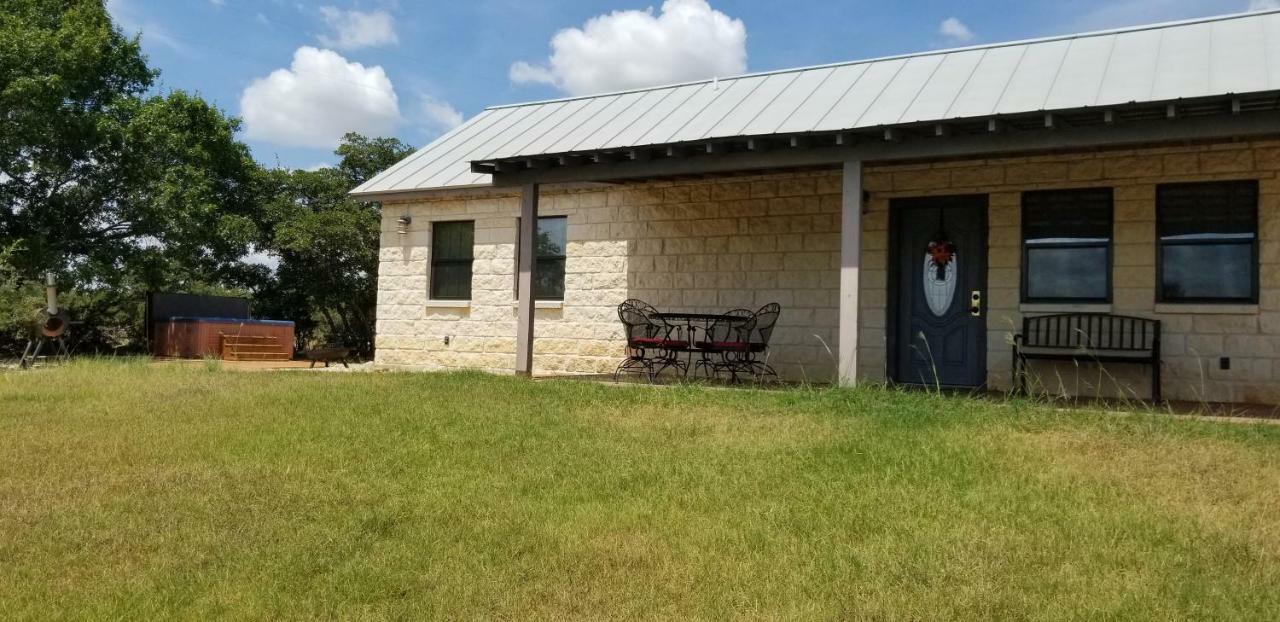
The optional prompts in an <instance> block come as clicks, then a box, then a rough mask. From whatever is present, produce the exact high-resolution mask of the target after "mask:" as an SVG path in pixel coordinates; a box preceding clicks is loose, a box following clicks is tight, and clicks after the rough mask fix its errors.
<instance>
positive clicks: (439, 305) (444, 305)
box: [427, 300, 471, 309]
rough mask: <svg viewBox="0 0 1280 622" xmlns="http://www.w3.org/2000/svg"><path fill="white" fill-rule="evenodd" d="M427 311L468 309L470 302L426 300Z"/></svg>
mask: <svg viewBox="0 0 1280 622" xmlns="http://www.w3.org/2000/svg"><path fill="white" fill-rule="evenodd" d="M427 308H428V309H470V308H471V301H470V300H428V301H427Z"/></svg>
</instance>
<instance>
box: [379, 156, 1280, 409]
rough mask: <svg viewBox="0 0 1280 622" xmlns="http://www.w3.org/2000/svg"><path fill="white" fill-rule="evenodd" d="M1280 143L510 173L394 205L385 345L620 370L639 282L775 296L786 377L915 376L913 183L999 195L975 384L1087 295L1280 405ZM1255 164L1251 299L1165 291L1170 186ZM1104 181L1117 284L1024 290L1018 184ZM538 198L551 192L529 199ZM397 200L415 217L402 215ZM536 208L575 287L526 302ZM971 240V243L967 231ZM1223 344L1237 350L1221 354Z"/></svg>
mask: <svg viewBox="0 0 1280 622" xmlns="http://www.w3.org/2000/svg"><path fill="white" fill-rule="evenodd" d="M1278 154H1280V142H1276V141H1270V140H1259V141H1255V142H1220V143H1189V144H1184V145H1179V146H1163V147H1147V148H1141V149H1124V148H1118V149H1113V150H1105V151H1075V152H1062V153H1054V154H1044V155H1035V156H1013V157H1000V158H996V157H987V158H983V159H946V160H938V161H932V162H924V163H920V162H917V163H909V164H893V163H885V164H874V165H867V166H866V167H865V168H863V167H860V166H859V167H856V168H853V169H852V170H853V171H854V172H855V174H856V179H855V178H852V177H849V176H846V172H848V171H849V170H850V168H849V167H841V168H839V169H836V168H831V167H823V168H817V169H812V168H811V169H810V170H799V171H797V170H792V171H787V172H767V173H754V174H737V175H733V174H718V175H715V176H710V177H701V178H683V179H662V180H644V181H638V182H630V183H623V184H608V185H601V184H552V185H546V186H535V188H537V194H536V195H533V194H519V193H517V192H513V191H512V190H501V189H499V190H488V191H484V192H483V193H480V194H477V193H470V194H462V195H461V196H452V197H450V196H441V197H433V198H429V199H428V198H423V199H418V200H414V201H405V202H396V203H388V205H387V207H386V210H385V220H384V234H383V236H384V237H383V263H382V270H383V277H382V278H383V280H384V281H383V282H384V285H385V286H384V290H386V291H385V293H384V296H383V298H382V299H381V300H380V304H379V317H380V322H379V335H380V336H379V352H380V354H379V361H378V362H379V365H380V366H386V367H408V368H429V369H440V368H481V369H489V370H492V371H495V372H504V371H505V372H510V371H511V369H512V360H513V359H512V356H513V355H516V356H515V361H516V363H517V368H518V369H519V371H521V372H524V373H538V374H546V373H551V374H560V373H572V374H588V375H589V374H606V373H609V372H611V371H612V370H613V368H614V367H616V365H617V363H618V361H619V360H621V358H622V357H623V356H624V352H623V350H624V346H625V340H624V339H623V335H622V330H621V325H620V324H619V323H618V318H617V311H616V308H617V305H618V303H620V302H621V301H623V300H626V299H628V298H639V299H642V300H646V301H648V302H649V303H650V304H653V305H654V306H656V307H658V308H660V309H663V310H679V311H688V312H701V313H718V312H723V311H725V310H727V309H733V308H748V309H755V308H758V307H759V306H761V305H763V304H766V303H769V302H778V303H780V304H781V305H782V307H783V312H782V315H781V317H780V318H779V322H778V328H777V332H776V333H775V335H774V338H773V343H772V348H771V349H772V354H771V355H770V361H771V363H772V364H775V366H776V367H777V368H778V370H779V373H780V375H781V376H782V377H783V378H784V379H787V380H790V381H802V382H817V383H829V382H840V381H843V382H845V383H850V382H855V381H869V382H883V381H897V382H921V380H920V379H918V378H915V377H912V376H910V375H904V373H903V370H902V368H901V367H900V366H898V365H896V363H895V357H898V356H901V355H902V353H903V352H906V353H907V354H908V355H910V353H911V352H912V351H913V350H912V347H913V346H911V345H905V344H903V343H901V342H902V341H904V340H905V339H904V336H903V335H902V333H901V331H899V332H898V334H897V335H896V336H895V334H894V326H895V324H894V321H895V318H896V317H898V316H899V314H898V313H897V311H896V305H899V304H900V302H901V301H898V300H895V299H894V298H893V297H892V296H891V293H892V291H893V290H894V286H893V285H891V284H892V283H893V282H894V281H895V280H900V279H906V278H907V275H904V274H901V272H903V271H896V272H895V269H894V268H893V265H892V264H893V260H892V257H894V256H895V255H894V254H893V253H894V252H895V251H894V249H893V248H892V246H893V245H892V244H891V238H892V237H893V236H892V235H891V224H892V220H893V219H892V218H891V214H892V213H894V212H895V210H897V213H899V214H901V213H905V212H903V211H902V208H903V203H902V202H903V200H905V199H910V200H913V201H918V200H921V199H922V198H924V199H927V198H928V197H953V196H977V197H982V198H983V201H984V204H983V209H982V210H980V211H981V214H980V215H981V217H982V219H983V220H985V221H986V222H985V223H984V224H983V225H982V231H983V233H985V236H983V237H985V239H983V240H981V241H980V244H981V246H980V247H979V248H983V249H985V250H984V251H980V252H979V253H978V256H979V257H980V258H981V261H979V262H977V265H978V266H983V264H985V267H983V268H982V275H981V276H982V280H983V281H985V283H984V284H983V285H982V287H981V290H980V291H981V293H982V298H983V300H982V302H981V313H980V317H981V319H979V320H976V322H977V326H976V328H977V329H979V332H980V334H982V337H981V342H980V347H979V348H978V350H979V351H980V353H981V354H980V356H978V357H976V358H974V359H973V360H971V361H968V362H966V363H965V364H966V365H969V366H971V367H970V369H971V371H972V373H973V374H974V376H973V378H974V380H973V382H972V385H973V386H983V387H984V388H986V389H991V390H1006V389H1008V388H1010V385H1011V382H1010V372H1011V370H1012V365H1013V360H1012V355H1011V348H1010V345H1011V342H1012V338H1013V335H1014V334H1015V333H1016V332H1017V330H1018V327H1019V326H1020V323H1021V318H1022V317H1023V316H1024V315H1039V314H1045V313H1051V312H1062V311H1091V312H1101V313H1117V314H1125V315H1135V316H1142V317H1151V318H1157V319H1160V320H1161V321H1162V323H1163V324H1164V326H1165V340H1164V343H1165V350H1164V353H1163V361H1162V363H1163V370H1164V372H1165V376H1166V382H1167V387H1166V395H1167V397H1168V398H1170V399H1173V400H1186V401H1191V402H1196V403H1204V402H1250V403H1255V402H1256V403H1276V402H1280V396H1277V395H1276V394H1275V389H1274V387H1276V386H1277V380H1280V365H1273V360H1274V357H1275V354H1274V353H1275V352H1276V351H1277V350H1276V348H1277V347H1280V308H1277V302H1278V301H1277V297H1276V288H1277V286H1278V284H1277V282H1276V281H1275V280H1274V279H1275V278H1276V277H1275V276H1274V275H1275V274H1277V270H1275V268H1276V267H1277V266H1278V264H1280V256H1277V227H1280V214H1277V208H1276V202H1277V182H1276V177H1275V176H1276V172H1277V170H1280V158H1278ZM1241 179H1248V180H1256V182H1257V184H1258V188H1259V195H1258V225H1259V226H1258V233H1257V236H1258V249H1259V251H1258V252H1259V258H1258V262H1259V263H1258V266H1257V267H1258V269H1259V278H1260V293H1259V298H1258V300H1257V302H1254V303H1249V304H1230V305H1224V304H1217V305H1211V304H1184V303H1163V302H1158V296H1157V280H1156V272H1157V269H1156V249H1157V246H1156V242H1155V240H1156V212H1157V205H1156V203H1157V188H1158V187H1161V186H1162V185H1166V184H1170V183H1185V182H1213V181H1226V180H1241ZM521 188H522V189H524V190H526V191H527V190H528V189H529V188H530V186H529V185H525V186H522V187H521ZM1089 188H1107V189H1109V190H1110V192H1111V196H1112V197H1113V207H1112V210H1113V222H1111V223H1110V224H1109V230H1110V240H1109V253H1110V257H1111V259H1110V265H1111V269H1110V277H1109V278H1110V291H1109V294H1108V296H1109V300H1108V301H1106V302H1099V303H1088V304H1082V303H1057V304H1045V303H1035V302H1028V301H1026V300H1024V296H1023V293H1022V286H1023V261H1024V258H1023V253H1024V242H1025V240H1024V239H1023V237H1024V236H1023V226H1022V224H1023V223H1022V220H1023V213H1024V209H1025V208H1024V197H1025V196H1026V195H1027V194H1028V193H1030V192H1034V191H1045V190H1054V191H1059V190H1072V189H1089ZM534 196H536V201H531V200H529V198H530V197H534ZM849 197H860V198H861V200H857V199H854V200H850V199H849ZM530 215H532V216H533V218H532V219H530V218H529V216H530ZM403 216H408V217H409V220H410V225H409V227H408V230H407V231H405V233H398V232H397V228H398V227H399V224H398V221H399V219H400V218H401V217H403ZM538 217H564V218H565V219H566V221H567V240H566V248H565V263H564V270H565V274H564V291H563V297H562V299H560V300H535V301H534V303H533V304H532V305H528V306H529V308H527V309H522V308H521V307H520V305H519V300H520V299H522V298H525V297H524V296H521V295H520V293H519V292H520V289H519V288H520V287H521V283H520V282H519V279H518V278H517V276H518V275H519V274H520V271H519V270H518V267H519V265H520V264H521V263H523V262H522V261H521V259H520V258H517V256H516V249H517V248H519V247H520V246H521V244H519V243H517V236H519V235H521V234H532V233H533V232H532V231H527V232H522V231H521V230H520V227H519V224H520V223H523V222H536V221H537V218H538ZM463 219H467V220H471V221H473V222H474V223H475V261H474V275H473V276H472V284H473V290H472V293H471V296H470V298H469V299H468V300H466V301H432V300H426V301H425V305H424V299H423V294H422V292H423V291H426V290H428V288H429V287H428V275H429V273H430V262H429V257H430V250H429V247H430V241H431V235H430V232H431V229H432V224H433V223H435V222H444V221H459V220H463ZM842 232H853V233H855V234H856V235H843V234H842ZM914 250H915V251H917V252H919V253H921V254H922V253H923V249H922V248H921V249H914ZM962 253H963V254H967V255H968V256H970V257H973V256H974V252H973V248H965V249H963V251H962ZM913 254H914V253H913ZM525 259H527V260H529V261H530V262H531V261H532V258H525ZM526 265H527V264H526ZM911 276H916V277H917V278H918V275H911ZM843 279H848V280H850V281H852V283H853V284H854V285H852V286H850V285H848V283H847V282H846V281H843ZM903 282H906V281H903ZM962 289H963V288H962ZM968 294H969V291H967V290H965V291H963V292H962V295H963V297H964V298H965V300H962V301H961V302H959V303H957V304H959V305H963V304H965V303H966V302H967V295H968ZM960 299H961V296H957V300H960ZM522 318H527V319H528V320H529V321H527V322H522V321H520V320H521V319H522ZM850 334H851V335H852V337H849V335H850ZM909 338H910V335H907V336H906V339H909ZM520 344H524V345H523V347H517V346H519V345H520ZM933 347H937V346H933ZM1224 358H1225V359H1228V363H1227V364H1228V366H1229V369H1219V367H1220V366H1221V365H1222V364H1223V361H1222V359H1224ZM840 372H844V373H843V374H841V373H840ZM1033 372H1034V373H1035V374H1036V378H1037V380H1038V384H1037V387H1038V390H1040V391H1042V392H1045V393H1048V394H1053V395H1083V396H1113V397H1114V396H1121V397H1127V398H1131V399H1132V398H1145V396H1146V395H1148V393H1149V391H1150V385H1149V382H1148V380H1147V379H1148V378H1149V376H1150V374H1149V372H1148V370H1147V369H1145V368H1141V367H1138V366H1130V365H1124V364H1117V365H1106V366H1096V365H1072V364H1061V363H1052V362H1037V363H1035V364H1034V365H1033ZM924 384H930V382H928V379H925V382H924ZM944 384H945V383H944Z"/></svg>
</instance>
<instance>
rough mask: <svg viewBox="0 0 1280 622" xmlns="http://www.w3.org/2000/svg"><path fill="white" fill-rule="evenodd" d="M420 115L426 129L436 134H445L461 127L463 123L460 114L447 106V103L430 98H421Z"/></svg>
mask: <svg viewBox="0 0 1280 622" xmlns="http://www.w3.org/2000/svg"><path fill="white" fill-rule="evenodd" d="M422 115H423V118H424V119H426V122H427V127H429V128H430V129H431V130H433V131H437V132H447V131H449V130H451V129H453V128H455V127H458V126H459V125H462V121H463V118H462V113H461V112H458V110H457V109H456V108H454V107H453V106H451V105H449V102H446V101H441V100H439V99H436V98H434V97H430V96H424V97H423V98H422Z"/></svg>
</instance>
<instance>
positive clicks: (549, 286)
mask: <svg viewBox="0 0 1280 622" xmlns="http://www.w3.org/2000/svg"><path fill="white" fill-rule="evenodd" d="M568 228H569V218H568V217H566V216H542V217H539V218H538V230H537V231H535V232H534V234H533V240H534V248H533V299H534V300H564V258H565V247H566V245H567V243H568ZM519 231H520V219H519V218H517V219H516V281H517V282H516V289H515V292H516V298H517V299H519V298H520V283H519V279H520V234H519Z"/></svg>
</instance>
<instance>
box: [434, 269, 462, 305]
mask: <svg viewBox="0 0 1280 622" xmlns="http://www.w3.org/2000/svg"><path fill="white" fill-rule="evenodd" d="M431 297H432V298H433V299H436V300H469V299H470V298H471V263H470V262H467V263H446V264H436V265H434V266H433V268H432V270H431Z"/></svg>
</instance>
